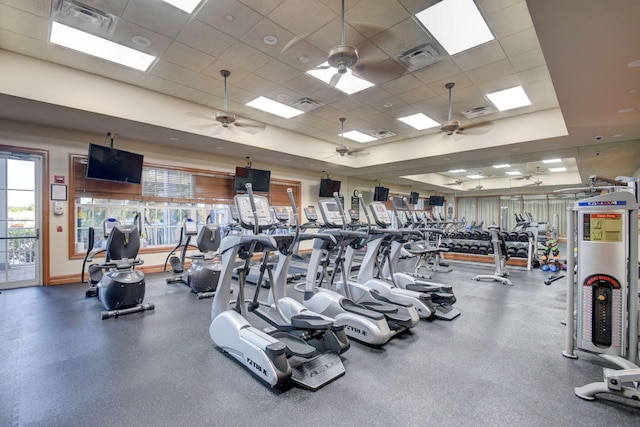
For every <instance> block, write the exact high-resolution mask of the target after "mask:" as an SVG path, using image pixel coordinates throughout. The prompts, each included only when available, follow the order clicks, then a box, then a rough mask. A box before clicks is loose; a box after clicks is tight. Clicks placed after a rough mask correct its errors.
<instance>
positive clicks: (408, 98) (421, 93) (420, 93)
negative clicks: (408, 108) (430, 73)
mask: <svg viewBox="0 0 640 427" xmlns="http://www.w3.org/2000/svg"><path fill="white" fill-rule="evenodd" d="M437 96H438V94H437V92H435V91H434V90H433V89H431V88H430V87H428V86H423V87H420V88H415V89H413V90H410V91H407V92H404V93H401V94H398V98H400V99H402V100H403V101H404V102H406V103H408V104H413V103H415V102H418V101H424V100H428V99H432V98H434V97H437Z"/></svg>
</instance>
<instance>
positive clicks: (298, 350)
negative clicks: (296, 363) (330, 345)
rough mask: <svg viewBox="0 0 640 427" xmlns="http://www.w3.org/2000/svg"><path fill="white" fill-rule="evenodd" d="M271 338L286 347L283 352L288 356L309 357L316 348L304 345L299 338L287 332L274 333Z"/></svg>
mask: <svg viewBox="0 0 640 427" xmlns="http://www.w3.org/2000/svg"><path fill="white" fill-rule="evenodd" d="M271 336H272V337H274V338H275V339H277V340H278V341H280V342H281V343H283V344H284V345H285V346H286V349H285V351H286V352H287V355H289V356H299V357H305V358H308V357H311V356H313V354H314V353H315V352H316V348H315V347H312V346H310V345H309V344H307V343H305V342H304V341H303V340H302V339H301V338H298V337H296V336H294V335H291V334H289V333H287V332H274V333H273V334H271Z"/></svg>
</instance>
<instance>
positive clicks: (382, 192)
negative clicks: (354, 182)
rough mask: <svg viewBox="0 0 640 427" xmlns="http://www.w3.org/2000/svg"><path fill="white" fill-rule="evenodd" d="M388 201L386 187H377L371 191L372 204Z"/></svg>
mask: <svg viewBox="0 0 640 427" xmlns="http://www.w3.org/2000/svg"><path fill="white" fill-rule="evenodd" d="M388 199H389V189H388V188H387V187H381V186H378V187H376V188H375V189H374V190H373V201H374V202H386V201H387V200H388Z"/></svg>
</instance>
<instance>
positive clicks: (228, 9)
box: [196, 0, 262, 38]
mask: <svg viewBox="0 0 640 427" xmlns="http://www.w3.org/2000/svg"><path fill="white" fill-rule="evenodd" d="M229 17H231V18H232V19H230V18H229ZM196 19H198V20H200V21H202V22H204V23H206V24H208V25H210V26H212V27H213V28H216V29H218V30H220V31H222V32H224V33H226V34H229V35H230V36H233V37H235V38H240V37H242V35H244V34H245V33H246V32H247V31H249V30H250V29H251V28H252V27H253V26H254V25H256V24H257V23H258V22H259V21H260V20H261V19H262V16H261V15H260V14H259V13H257V12H255V11H254V10H252V9H250V8H248V7H247V6H245V5H243V4H242V3H240V2H238V1H236V0H216V1H209V2H206V3H205V4H204V5H203V6H202V8H201V9H200V10H199V11H198V14H197V15H196Z"/></svg>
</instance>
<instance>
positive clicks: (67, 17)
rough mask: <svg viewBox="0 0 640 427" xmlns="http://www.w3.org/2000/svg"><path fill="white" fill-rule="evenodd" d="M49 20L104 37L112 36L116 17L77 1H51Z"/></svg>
mask: <svg viewBox="0 0 640 427" xmlns="http://www.w3.org/2000/svg"><path fill="white" fill-rule="evenodd" d="M51 18H52V19H53V20H54V21H56V22H58V23H60V24H64V25H67V26H69V27H72V28H75V29H77V30H82V31H85V32H87V33H90V34H93V35H96V36H101V37H106V36H110V35H112V34H113V32H114V31H115V29H116V26H117V25H118V19H119V18H118V17H117V16H116V15H112V14H110V13H107V12H103V11H101V10H98V9H96V8H95V7H92V6H89V5H86V4H84V3H82V2H79V1H77V0H53V2H52V4H51Z"/></svg>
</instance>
